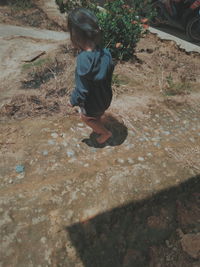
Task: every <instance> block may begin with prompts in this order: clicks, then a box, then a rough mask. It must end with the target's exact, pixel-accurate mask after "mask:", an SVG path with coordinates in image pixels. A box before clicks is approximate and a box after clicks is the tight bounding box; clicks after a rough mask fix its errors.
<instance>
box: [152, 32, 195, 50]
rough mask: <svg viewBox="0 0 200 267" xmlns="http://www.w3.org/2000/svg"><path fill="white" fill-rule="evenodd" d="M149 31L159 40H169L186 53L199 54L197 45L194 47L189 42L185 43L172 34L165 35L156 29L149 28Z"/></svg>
mask: <svg viewBox="0 0 200 267" xmlns="http://www.w3.org/2000/svg"><path fill="white" fill-rule="evenodd" d="M149 31H150V32H151V33H154V34H156V35H158V37H159V38H161V39H162V40H171V41H174V42H176V44H177V45H178V46H179V47H180V48H181V49H184V50H185V51H187V52H198V53H200V46H199V45H195V44H192V43H190V42H187V41H185V40H183V39H181V38H179V37H176V36H174V35H172V34H169V33H166V32H164V31H161V30H158V29H156V28H152V27H149Z"/></svg>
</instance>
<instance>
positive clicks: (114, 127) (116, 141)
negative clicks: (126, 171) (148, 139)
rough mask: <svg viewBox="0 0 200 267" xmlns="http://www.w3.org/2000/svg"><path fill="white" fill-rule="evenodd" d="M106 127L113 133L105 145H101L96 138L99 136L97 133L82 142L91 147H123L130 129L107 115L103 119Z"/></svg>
mask: <svg viewBox="0 0 200 267" xmlns="http://www.w3.org/2000/svg"><path fill="white" fill-rule="evenodd" d="M103 123H104V126H105V127H106V128H107V129H108V130H109V131H111V132H112V136H111V138H109V139H108V141H106V142H105V143H104V144H99V143H98V142H97V141H96V138H97V137H98V136H99V135H98V134H96V133H92V134H91V135H90V137H89V138H85V139H83V140H82V142H83V143H85V144H87V145H88V146H90V147H95V148H104V147H106V146H119V145H121V144H122V143H123V142H124V141H125V140H126V138H127V136H128V129H127V127H126V126H125V125H124V123H122V122H120V121H119V120H118V119H117V118H115V117H114V116H113V115H111V114H106V115H105V116H104V118H103Z"/></svg>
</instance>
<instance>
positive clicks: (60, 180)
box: [0, 7, 200, 267]
mask: <svg viewBox="0 0 200 267" xmlns="http://www.w3.org/2000/svg"><path fill="white" fill-rule="evenodd" d="M0 8H3V9H4V11H5V10H6V8H7V11H6V12H7V13H8V14H12V13H9V12H12V11H11V10H10V9H8V7H0ZM36 11H37V10H35V9H34V11H33V13H34V12H36ZM23 12H25V13H26V14H28V16H27V17H29V15H30V14H29V12H32V11H23ZM27 12H28V13H27ZM38 12H39V11H38ZM11 17H12V18H11ZM30 17H31V16H30ZM1 21H2V22H6V23H8V22H9V23H12V22H13V23H19V24H18V25H25V24H23V23H25V22H24V21H23V19H20V18H19V20H18V18H16V19H15V18H14V17H13V16H12V15H8V18H7V17H6V16H5V14H4V15H2V14H1ZM33 21H34V19H33ZM43 23H44V24H43ZM43 23H42V25H44V27H46V26H47V24H48V23H49V22H45V21H44V22H43ZM36 26H37V25H36ZM51 29H52V28H51ZM199 60H200V55H199V54H195V53H193V54H192V53H191V54H188V53H185V52H184V51H181V50H180V49H179V48H178V47H177V46H176V45H175V44H174V43H173V42H170V41H161V40H159V39H158V38H157V37H156V36H155V35H152V34H148V35H146V36H144V37H143V38H142V39H141V41H140V42H139V44H138V46H137V48H136V52H135V58H134V59H133V61H132V62H121V63H118V64H117V65H116V67H115V72H114V76H113V91H114V99H113V102H112V105H111V107H110V109H109V113H108V114H107V115H106V116H105V118H104V122H105V125H106V127H108V128H109V129H110V130H111V131H112V133H113V137H112V139H111V140H109V142H108V143H106V144H105V145H104V146H102V147H99V146H98V145H97V143H96V142H95V136H94V135H93V134H91V133H90V129H89V128H88V127H85V126H84V124H83V123H82V122H81V121H80V119H79V114H78V111H77V110H76V109H70V108H68V107H67V106H66V103H67V102H68V99H69V95H70V92H71V90H72V89H73V84H74V83H73V75H74V67H75V54H74V51H73V50H72V49H71V46H70V44H69V43H66V44H62V45H60V46H59V48H56V49H55V50H54V51H51V52H49V53H47V54H45V55H42V57H40V58H38V59H36V60H35V61H33V62H29V63H24V62H23V63H21V66H20V76H19V82H18V83H17V84H16V87H15V90H14V91H13V95H12V94H10V99H7V100H6V103H3V102H2V103H1V105H0V106H1V108H0V127H1V131H0V149H1V153H0V159H1V160H0V181H1V184H0V214H1V216H0V248H1V249H0V266H2V267H4V266H6V267H7V266H9V267H10V266H20V267H22V266H42V267H43V266H66V267H68V266H69V267H73V266H75V267H80V266H84V267H112V266H113V267H118V266H119V267H120V266H123V267H133V266H134V267H135V266H136V267H137V266H138V267H144V266H150V267H165V266H166V267H178V266H186V267H191V266H192V267H197V266H199V264H200V251H199V247H200V245H199V244H200V180H199V178H200V177H199V175H200V104H199V103H200V102H199V100H200V92H199V84H200V65H199ZM3 82H4V84H2V83H1V86H2V88H3V87H6V86H9V87H11V86H12V84H9V83H10V82H11V80H9V79H5V77H4V79H3ZM12 82H13V81H12ZM18 90H19V93H17V92H18Z"/></svg>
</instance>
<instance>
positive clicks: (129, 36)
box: [57, 0, 153, 60]
mask: <svg viewBox="0 0 200 267" xmlns="http://www.w3.org/2000/svg"><path fill="white" fill-rule="evenodd" d="M129 2H130V4H127V1H124V0H116V1H106V2H105V4H104V5H103V8H99V7H98V6H97V3H96V1H88V0H80V1H79V0H75V1H72V0H69V1H67V2H66V1H61V0H57V3H58V5H59V6H60V9H61V11H62V12H65V11H66V12H69V11H70V10H71V9H73V8H76V7H85V8H88V9H91V10H92V11H93V12H94V13H95V14H96V16H97V18H98V19H99V24H100V27H101V29H102V31H103V38H102V46H103V47H107V48H109V49H110V51H111V53H112V56H113V58H115V59H118V60H129V59H131V58H133V56H134V49H135V47H136V44H137V42H138V41H139V40H140V37H141V35H142V34H143V33H144V32H146V30H147V28H148V21H149V20H150V19H151V17H152V16H153V11H152V9H151V4H150V1H149V0H147V1H140V0H135V1H129Z"/></svg>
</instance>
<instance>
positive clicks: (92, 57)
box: [70, 49, 114, 116]
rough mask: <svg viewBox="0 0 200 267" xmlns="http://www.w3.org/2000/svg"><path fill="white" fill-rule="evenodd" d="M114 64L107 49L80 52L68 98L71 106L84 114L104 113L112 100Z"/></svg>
mask: <svg viewBox="0 0 200 267" xmlns="http://www.w3.org/2000/svg"><path fill="white" fill-rule="evenodd" d="M113 70H114V64H113V61H112V56H111V54H110V52H109V50H108V49H97V50H94V51H82V52H80V53H79V55H78V57H77V66H76V72H75V89H74V90H73V92H72V94H71V98H70V102H71V104H72V106H80V107H83V108H84V109H85V110H86V114H87V115H88V116H89V115H93V114H96V113H101V112H104V111H105V110H106V109H107V108H108V107H109V106H110V103H111V100H112V88H111V83H112V74H113Z"/></svg>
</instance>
